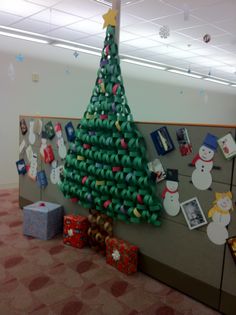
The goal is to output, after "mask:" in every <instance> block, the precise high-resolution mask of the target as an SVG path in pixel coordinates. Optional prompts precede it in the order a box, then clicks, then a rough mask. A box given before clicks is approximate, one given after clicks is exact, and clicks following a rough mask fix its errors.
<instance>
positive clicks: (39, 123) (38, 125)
mask: <svg viewBox="0 0 236 315" xmlns="http://www.w3.org/2000/svg"><path fill="white" fill-rule="evenodd" d="M42 126H43V123H42V120H41V119H39V118H38V119H37V120H35V122H34V129H33V131H34V133H35V134H36V135H38V136H40V135H41V132H42Z"/></svg>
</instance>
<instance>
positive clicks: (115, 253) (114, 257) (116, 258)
mask: <svg viewBox="0 0 236 315" xmlns="http://www.w3.org/2000/svg"><path fill="white" fill-rule="evenodd" d="M111 256H112V258H113V259H114V260H115V261H118V260H120V253H119V251H118V250H117V249H115V250H114V251H113V253H112V254H111Z"/></svg>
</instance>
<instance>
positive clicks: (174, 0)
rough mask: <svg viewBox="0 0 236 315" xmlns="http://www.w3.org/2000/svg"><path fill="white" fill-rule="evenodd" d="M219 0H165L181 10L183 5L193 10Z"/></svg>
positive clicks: (219, 0)
mask: <svg viewBox="0 0 236 315" xmlns="http://www.w3.org/2000/svg"><path fill="white" fill-rule="evenodd" d="M221 1H222V0H197V1H196V0H165V2H166V3H169V4H171V5H173V6H175V7H176V8H179V9H182V10H184V8H185V7H187V8H189V10H193V9H196V8H200V7H206V6H210V5H214V4H216V3H218V2H221Z"/></svg>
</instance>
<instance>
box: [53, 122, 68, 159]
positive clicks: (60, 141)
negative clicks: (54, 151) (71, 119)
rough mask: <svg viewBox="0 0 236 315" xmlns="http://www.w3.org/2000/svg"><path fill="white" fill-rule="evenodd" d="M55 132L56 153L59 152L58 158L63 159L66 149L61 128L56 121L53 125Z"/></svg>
mask: <svg viewBox="0 0 236 315" xmlns="http://www.w3.org/2000/svg"><path fill="white" fill-rule="evenodd" d="M55 132H56V136H57V147H58V154H59V156H60V158H61V159H62V160H63V159H65V157H66V153H67V151H66V146H65V143H64V139H63V137H62V128H61V124H60V123H57V124H56V125H55Z"/></svg>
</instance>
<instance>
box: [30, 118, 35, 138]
mask: <svg viewBox="0 0 236 315" xmlns="http://www.w3.org/2000/svg"><path fill="white" fill-rule="evenodd" d="M35 140H36V137H35V134H34V121H33V120H31V121H30V122H29V143H30V144H34V143H35Z"/></svg>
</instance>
